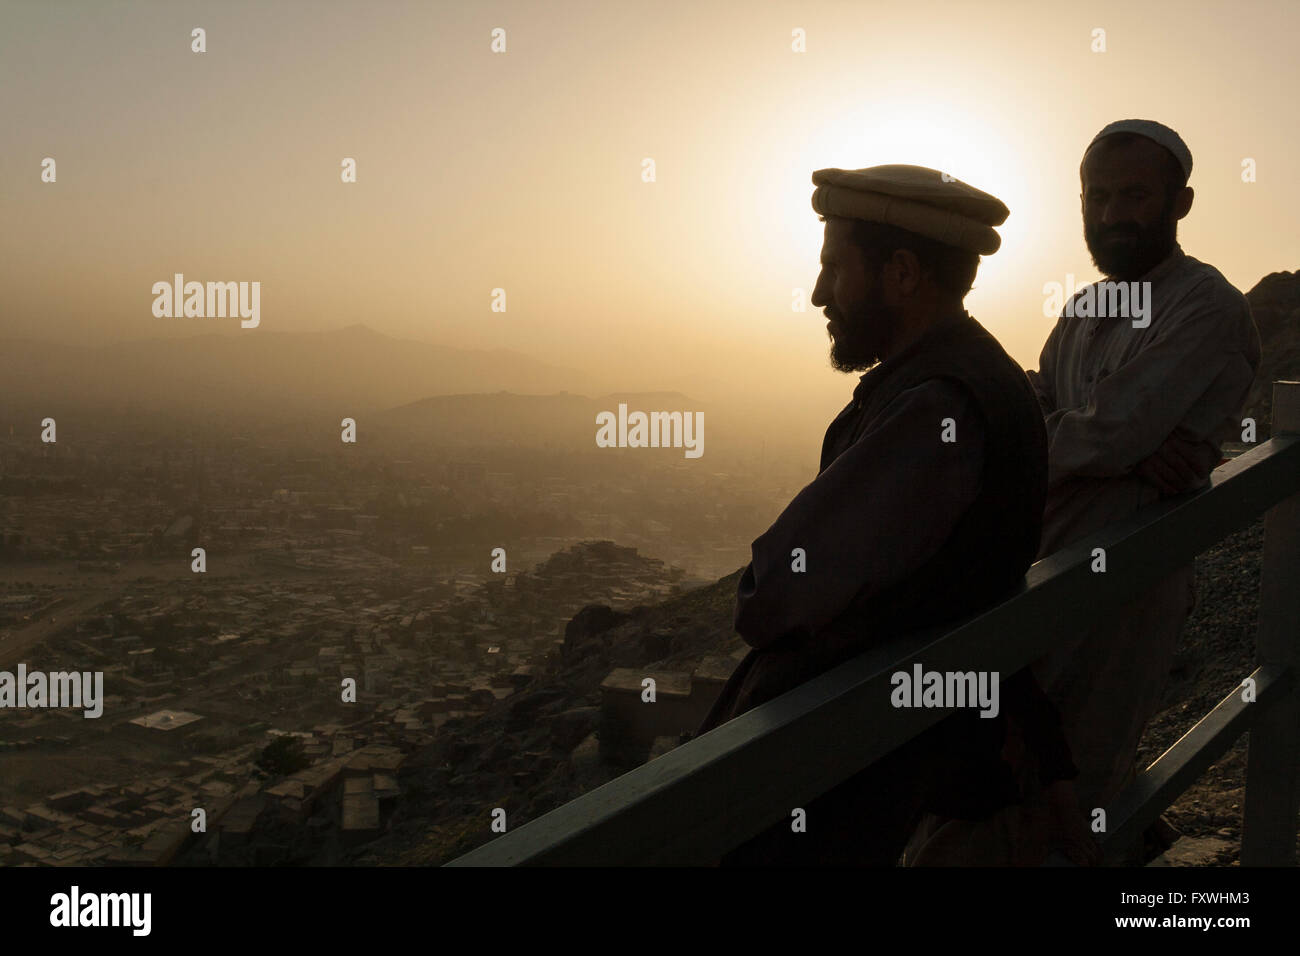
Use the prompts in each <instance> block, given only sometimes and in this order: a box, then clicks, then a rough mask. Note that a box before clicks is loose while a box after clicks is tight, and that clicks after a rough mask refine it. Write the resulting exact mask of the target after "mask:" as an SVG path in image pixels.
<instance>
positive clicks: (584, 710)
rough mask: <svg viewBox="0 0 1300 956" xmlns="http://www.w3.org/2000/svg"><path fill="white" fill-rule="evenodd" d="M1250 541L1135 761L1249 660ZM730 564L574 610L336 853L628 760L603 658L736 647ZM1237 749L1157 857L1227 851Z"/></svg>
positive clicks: (437, 857)
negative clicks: (530, 671)
mask: <svg viewBox="0 0 1300 956" xmlns="http://www.w3.org/2000/svg"><path fill="white" fill-rule="evenodd" d="M1262 541H1263V531H1262V524H1260V523H1257V524H1256V525H1254V526H1253V527H1251V528H1249V529H1246V530H1243V531H1242V532H1240V533H1238V534H1236V535H1233V536H1232V537H1230V538H1228V539H1226V540H1225V541H1224V542H1222V543H1221V544H1220V545H1219V546H1217V547H1215V548H1212V549H1211V550H1209V551H1207V552H1206V553H1205V554H1203V555H1202V556H1201V557H1200V559H1199V560H1198V562H1197V594H1198V602H1197V607H1196V608H1195V610H1194V611H1193V612H1192V615H1191V617H1190V618H1189V621H1188V624H1187V627H1186V628H1185V629H1184V633H1183V636H1182V640H1181V643H1180V646H1179V650H1178V654H1177V656H1176V658H1175V660H1174V663H1173V667H1172V669H1171V673H1170V683H1169V686H1168V688H1167V690H1166V693H1165V696H1164V700H1163V702H1162V709H1161V711H1160V713H1159V714H1158V715H1157V716H1156V718H1155V719H1154V720H1153V721H1152V723H1151V725H1150V726H1149V727H1148V728H1147V733H1146V735H1145V736H1144V738H1143V741H1142V746H1141V749H1140V751H1139V762H1140V763H1145V762H1149V761H1150V760H1153V759H1155V758H1156V757H1157V756H1159V755H1160V754H1161V753H1163V752H1164V751H1165V750H1166V749H1168V747H1169V746H1170V745H1171V744H1173V743H1174V741H1176V740H1177V739H1178V738H1179V737H1181V736H1182V735H1183V734H1184V733H1186V732H1187V730H1189V729H1190V728H1191V727H1192V725H1193V724H1195V723H1196V721H1197V720H1198V719H1200V717H1201V716H1202V715H1204V714H1205V713H1207V712H1208V711H1209V710H1210V709H1211V708H1213V707H1214V706H1215V705H1216V704H1217V703H1218V702H1219V701H1220V700H1222V699H1223V697H1224V696H1226V695H1227V694H1228V693H1229V692H1230V691H1231V690H1233V688H1234V687H1235V686H1236V685H1237V684H1238V683H1239V681H1240V679H1241V677H1242V676H1243V675H1245V674H1248V673H1250V672H1251V671H1252V670H1253V669H1254V666H1255V665H1254V663H1253V661H1254V634H1255V621H1256V615H1257V612H1258V591H1259V571H1260V554H1261V547H1262ZM739 573H740V572H736V573H735V574H732V575H729V576H728V577H726V578H723V579H721V580H719V581H718V582H717V583H715V584H713V585H711V586H709V587H707V588H703V589H700V590H697V591H693V592H691V593H689V594H686V595H684V596H681V597H677V598H674V599H671V600H669V601H666V602H664V603H662V604H659V605H656V606H653V607H644V608H637V609H635V610H633V611H631V612H629V613H619V612H616V611H612V610H610V609H609V608H607V607H604V606H600V605H593V606H589V607H587V608H584V609H583V611H582V612H581V613H580V614H578V615H577V616H576V617H574V619H573V620H572V621H571V622H570V624H569V626H568V628H567V629H566V635H565V646H564V651H563V655H562V657H560V658H559V659H557V660H555V661H554V662H552V664H551V665H550V666H549V667H548V668H547V669H546V670H545V671H544V672H542V673H540V674H538V675H537V676H536V677H535V679H534V681H533V683H532V684H531V685H530V686H529V687H528V688H527V689H525V690H524V691H523V692H521V693H520V694H517V695H515V696H513V697H511V698H509V699H507V700H504V701H501V702H500V703H499V704H498V705H497V706H496V707H495V708H494V709H493V710H492V711H490V712H489V713H487V714H484V715H483V716H481V717H477V718H472V719H465V720H462V721H459V722H457V723H455V724H447V725H444V727H443V728H442V729H441V736H440V738H439V739H438V740H437V741H435V743H434V744H433V745H432V746H430V747H429V748H428V749H427V750H425V751H424V752H423V753H421V754H419V755H417V756H415V757H413V758H412V760H411V761H409V762H408V764H407V766H406V768H404V770H403V775H402V780H401V783H402V788H403V797H402V800H401V802H400V805H399V807H398V809H397V810H396V811H395V812H394V815H393V818H392V820H391V821H390V825H389V829H388V832H387V833H386V834H385V835H384V836H383V837H382V838H380V839H379V840H377V841H375V842H373V843H370V844H367V845H365V846H363V847H359V848H358V849H357V850H356V851H354V853H353V854H352V855H351V856H350V857H348V858H346V859H344V860H341V861H338V862H346V863H355V864H362V865H369V864H405V865H414V864H438V863H443V862H446V861H448V860H450V859H453V858H455V857H456V856H459V855H460V854H462V853H465V852H467V851H468V850H470V849H473V848H474V847H477V846H480V845H482V844H483V843H486V842H488V840H490V839H491V838H492V834H491V833H490V831H489V829H488V820H489V814H490V812H491V810H492V808H494V807H503V808H505V810H506V814H507V819H508V820H509V821H511V824H512V825H513V826H517V825H519V824H521V823H523V822H526V821H528V820H532V819H535V818H536V817H538V816H540V815H541V814H543V813H545V812H547V811H548V810H551V809H553V808H554V807H556V806H559V805H560V804H561V803H564V802H565V801H568V800H571V799H573V798H574V797H576V796H578V795H579V794H581V793H584V792H586V791H588V790H591V789H594V788H595V787H598V786H600V785H601V784H603V783H605V782H607V781H609V780H610V779H612V778H613V777H615V776H617V775H618V774H619V773H622V772H623V771H625V770H626V769H630V768H629V767H627V766H616V765H611V764H608V763H604V762H602V761H601V759H600V757H599V754H598V745H597V741H596V737H595V733H596V729H597V723H598V706H599V703H600V695H599V690H598V688H599V685H600V682H601V680H602V679H604V677H605V675H606V674H607V673H608V672H609V670H610V669H611V668H614V667H647V668H649V667H651V666H652V665H654V666H655V668H656V669H659V668H662V669H672V670H683V671H686V670H690V669H691V667H692V666H693V665H695V664H697V663H698V662H699V661H701V660H702V659H704V658H705V657H711V656H715V657H716V656H729V657H733V658H738V657H739V656H741V654H742V653H743V650H744V645H743V643H742V642H741V641H740V640H739V638H738V637H736V636H735V634H734V632H733V631H732V629H731V615H732V611H733V607H734V600H735V589H736V583H737V579H738V577H739ZM1245 752H1246V743H1245V740H1244V739H1243V740H1242V741H1241V742H1239V743H1238V744H1237V746H1236V747H1234V748H1233V749H1232V750H1231V751H1229V753H1228V754H1226V755H1225V756H1224V757H1223V759H1221V760H1220V761H1219V762H1218V763H1217V764H1216V765H1214V766H1213V767H1212V768H1211V769H1210V770H1209V771H1208V772H1207V773H1206V774H1205V775H1204V776H1203V777H1202V778H1201V779H1200V780H1199V781H1198V782H1197V783H1196V784H1195V785H1194V786H1193V787H1192V788H1191V789H1189V790H1188V791H1187V793H1185V794H1184V795H1183V796H1182V797H1181V798H1180V799H1179V800H1178V801H1177V802H1176V803H1175V804H1174V805H1173V806H1172V807H1171V808H1170V810H1169V812H1168V814H1167V816H1168V818H1169V819H1170V820H1171V821H1172V822H1173V823H1174V824H1175V826H1177V827H1178V829H1180V830H1181V831H1182V832H1183V833H1184V834H1186V836H1185V838H1184V839H1183V840H1181V841H1179V843H1178V844H1176V845H1175V848H1174V850H1173V851H1171V852H1170V853H1169V854H1166V859H1167V860H1168V861H1169V862H1171V863H1172V864H1174V865H1229V864H1232V863H1233V862H1234V861H1235V860H1236V858H1237V856H1238V853H1239V852H1240V825H1241V803H1242V796H1241V795H1242V784H1243V779H1244V776H1243V775H1244V771H1245Z"/></svg>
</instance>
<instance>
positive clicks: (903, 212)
mask: <svg viewBox="0 0 1300 956" xmlns="http://www.w3.org/2000/svg"><path fill="white" fill-rule="evenodd" d="M812 181H813V185H815V186H816V187H817V189H816V191H814V192H813V196H812V206H813V209H814V210H816V211H817V212H818V213H819V214H820V215H823V216H843V217H845V218H848V219H865V220H866V221H867V222H882V223H885V224H887V225H890V226H897V227H898V228H900V229H907V230H908V231H910V232H915V233H917V234H918V235H921V236H925V237H927V238H929V239H933V240H935V241H936V242H942V243H944V244H946V245H949V246H956V247H957V248H959V249H968V250H970V251H971V252H978V253H980V254H981V255H986V256H987V255H991V254H992V253H994V252H997V251H998V247H999V246H1001V245H1002V237H1001V236H999V235H998V234H997V233H996V232H995V231H994V229H993V227H994V226H1000V225H1002V223H1004V222H1005V221H1006V218H1007V216H1009V215H1010V214H1011V211H1010V210H1009V209H1007V207H1006V206H1005V205H1003V203H1002V201H1001V200H1000V199H998V198H997V197H996V196H990V195H989V194H988V193H986V192H981V191H980V190H978V189H976V188H975V187H974V186H967V185H966V184H965V183H963V182H960V181H959V180H956V179H950V180H945V179H944V176H943V174H942V173H940V172H939V171H938V170H937V169H927V168H926V167H924V166H872V167H870V168H868V169H819V170H817V172H815V173H813V176H812Z"/></svg>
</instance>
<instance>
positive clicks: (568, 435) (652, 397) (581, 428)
mask: <svg viewBox="0 0 1300 956" xmlns="http://www.w3.org/2000/svg"><path fill="white" fill-rule="evenodd" d="M620 403H621V404H625V405H627V410H628V413H629V414H630V413H631V412H634V411H643V412H652V411H656V412H658V411H668V412H672V411H677V412H688V411H689V412H697V411H698V412H703V411H706V410H707V406H705V405H704V404H702V403H700V402H697V401H695V400H694V399H692V398H690V397H689V396H687V395H683V394H682V393H680V392H625V393H613V394H609V395H604V396H601V397H599V398H588V397H587V396H586V395H574V394H571V393H569V392H559V393H556V394H553V395H520V394H517V393H514V392H498V393H496V394H487V395H485V394H468V395H435V396H431V397H429V398H424V399H421V400H420V401H417V402H411V403H410V404H407V405H403V406H401V407H399V408H393V409H389V410H387V411H385V412H383V413H380V414H379V415H377V416H376V421H375V425H376V427H378V428H382V429H391V430H393V431H394V432H398V433H401V434H403V435H410V436H419V438H421V439H423V440H426V441H430V442H433V443H435V444H485V445H486V444H514V445H520V446H523V445H529V446H545V445H552V446H559V447H566V446H571V447H573V448H582V449H584V450H591V449H594V448H595V447H596V446H595V435H596V415H597V413H599V412H603V411H608V412H612V413H614V414H615V415H617V414H618V406H619V404H620ZM705 420H706V422H707V423H708V426H709V427H708V428H706V429H705V434H704V438H705V441H706V442H707V441H708V440H709V439H710V438H712V437H714V435H715V433H714V431H712V430H710V429H711V428H716V425H717V423H716V422H715V421H714V420H713V419H712V417H711V416H710V415H707V414H706V415H705ZM728 430H730V429H728Z"/></svg>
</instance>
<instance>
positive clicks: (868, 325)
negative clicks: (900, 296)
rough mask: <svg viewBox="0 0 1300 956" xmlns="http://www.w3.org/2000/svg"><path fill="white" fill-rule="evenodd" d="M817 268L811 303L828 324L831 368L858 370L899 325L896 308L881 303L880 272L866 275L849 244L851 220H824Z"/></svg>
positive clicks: (868, 365) (875, 357)
mask: <svg viewBox="0 0 1300 956" xmlns="http://www.w3.org/2000/svg"><path fill="white" fill-rule="evenodd" d="M821 260H822V269H821V274H820V275H819V276H818V277H817V285H816V287H815V288H814V289H813V294H812V304H813V305H815V306H817V307H819V308H821V309H822V310H823V311H824V312H825V313H826V317H827V318H828V319H829V320H830V321H829V322H828V323H827V326H826V334H827V335H828V336H829V337H830V340H831V367H832V368H834V369H835V370H836V371H838V372H861V371H865V370H866V369H869V368H871V366H873V365H875V364H876V363H877V362H878V361H879V360H880V353H881V352H882V351H884V350H885V348H886V347H887V346H888V344H889V342H890V340H891V339H892V338H893V334H894V330H895V329H896V328H897V326H898V324H899V322H900V316H899V314H898V310H897V309H896V308H892V307H890V306H888V305H886V304H885V301H884V293H883V291H882V288H881V275H880V272H881V270H876V274H874V275H871V274H869V273H868V270H867V266H866V264H865V263H864V262H863V261H862V254H861V252H860V251H859V249H858V247H857V246H856V245H855V244H854V242H853V225H852V220H850V219H844V218H841V217H827V220H826V234H825V238H824V240H823V242H822V256H821Z"/></svg>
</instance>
